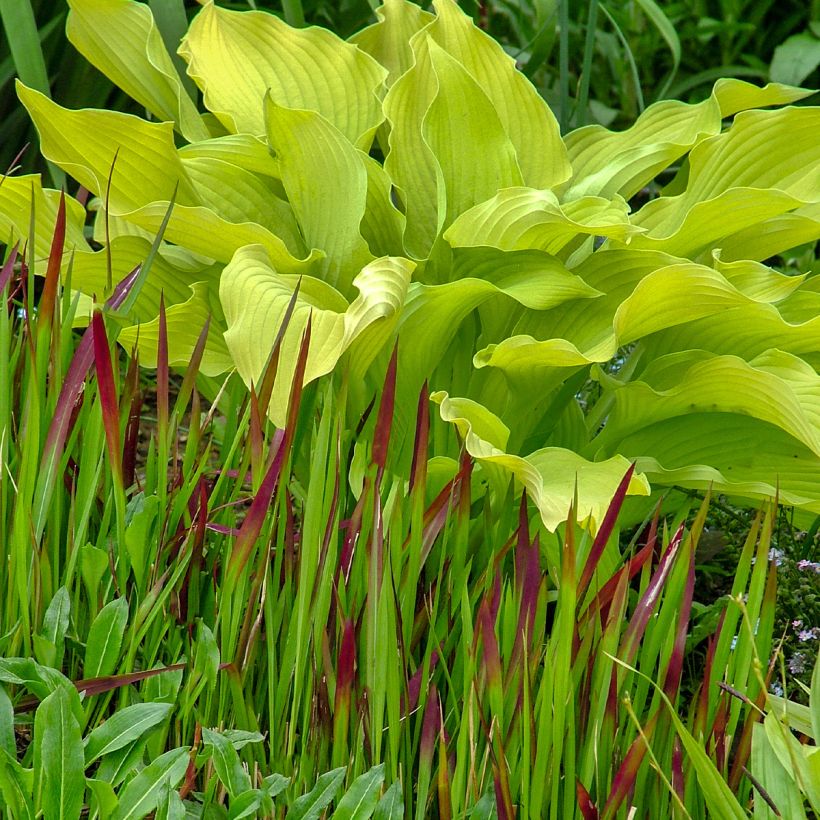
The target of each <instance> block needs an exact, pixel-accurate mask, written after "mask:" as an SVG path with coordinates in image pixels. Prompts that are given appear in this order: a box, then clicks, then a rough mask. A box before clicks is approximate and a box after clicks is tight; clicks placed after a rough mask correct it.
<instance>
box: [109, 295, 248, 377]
mask: <svg viewBox="0 0 820 820" xmlns="http://www.w3.org/2000/svg"><path fill="white" fill-rule="evenodd" d="M191 290H192V291H193V295H192V296H191V297H190V298H189V299H188V300H187V301H186V302H181V303H179V304H176V305H172V306H171V307H169V308H168V309H167V310H166V312H165V317H166V323H167V328H168V363H169V364H170V365H172V366H173V365H176V366H184V365H187V364H188V363H189V362H190V360H191V353H193V350H194V347H195V346H196V343H197V340H198V339H199V334H200V333H201V332H202V329H203V328H204V327H205V323H206V322H207V321H208V320H209V319H211V323H210V325H209V326H208V339H207V341H206V343H205V352H204V354H203V356H202V365H201V367H200V370H201V372H202V373H204V374H205V375H206V376H218V375H219V374H220V373H224V372H225V371H227V370H230V369H231V368H232V367H233V360H232V359H231V354H230V353H229V352H228V348H227V346H226V344H225V340H224V339H223V332H222V329H221V328H220V326H219V323H218V322H216V321H214V320H213V319H212V315H213V314H212V308H211V299H210V296H209V293H210V289H209V287H208V285H207V284H205V283H204V282H197V283H195V284H193V285H191ZM117 341H118V342H119V343H120V344H121V345H122V346H123V347H124V348H125V350H126V351H128V352H129V353H130V352H131V350H132V349H133V348H135V347H136V349H137V351H138V352H139V360H140V364H143V365H145V366H147V367H156V365H157V350H158V347H159V317H157V318H156V319H153V320H152V321H150V322H145V323H144V324H139V325H133V326H131V327H126V328H123V329H122V330H121V331H120V333H119V336H117Z"/></svg>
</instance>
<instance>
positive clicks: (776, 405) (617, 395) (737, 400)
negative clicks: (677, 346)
mask: <svg viewBox="0 0 820 820" xmlns="http://www.w3.org/2000/svg"><path fill="white" fill-rule="evenodd" d="M611 384H612V385H617V386H616V387H615V388H614V407H613V410H612V412H611V413H610V415H609V417H608V419H607V423H606V427H605V428H604V430H603V432H602V433H601V435H600V436H598V438H597V439H596V441H597V442H598V443H599V446H600V447H602V448H603V452H615V451H617V450H618V449H619V446H618V441H619V440H620V439H623V438H627V437H628V436H636V435H639V434H640V431H641V430H642V429H645V428H648V427H650V426H651V425H653V424H658V423H660V422H664V421H667V420H670V419H673V418H677V417H680V416H684V415H689V414H697V415H699V416H701V415H702V414H704V413H731V414H739V415H743V416H746V417H748V418H753V419H758V420H760V421H762V422H766V423H767V424H770V425H772V426H774V427H778V428H780V429H781V430H782V431H784V432H785V433H788V434H789V435H791V436H793V437H794V438H795V439H797V440H798V441H800V442H802V444H803V445H804V446H805V447H807V448H808V449H809V450H811V451H813V452H814V453H815V454H817V455H818V456H820V377H818V376H817V374H816V373H815V371H814V369H813V368H811V367H809V366H808V365H807V364H806V363H805V362H803V361H802V360H801V359H799V358H797V357H796V356H792V355H791V354H788V353H783V352H781V351H770V352H769V353H767V354H763V355H761V356H758V357H757V358H755V359H753V360H752V361H751V362H749V363H747V362H745V361H744V360H743V359H740V358H737V357H735V356H712V355H710V354H707V353H703V352H701V351H697V352H696V351H690V352H686V353H679V354H670V355H669V356H665V357H662V358H660V359H655V360H654V361H653V362H652V363H651V364H650V365H649V367H648V368H647V369H646V370H645V371H643V372H642V374H641V380H640V381H632V382H629V383H627V384H624V385H619V384H618V382H617V381H616V380H612V382H611ZM748 446H749V450H750V454H751V452H752V451H754V449H755V448H756V447H757V446H758V441H757V440H750V441H749V445H748Z"/></svg>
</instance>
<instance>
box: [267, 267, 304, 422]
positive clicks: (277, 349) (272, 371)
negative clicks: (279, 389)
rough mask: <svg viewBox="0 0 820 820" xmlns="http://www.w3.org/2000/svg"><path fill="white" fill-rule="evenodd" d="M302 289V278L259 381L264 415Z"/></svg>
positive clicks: (289, 303) (281, 323) (283, 318)
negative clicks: (287, 332) (283, 345)
mask: <svg viewBox="0 0 820 820" xmlns="http://www.w3.org/2000/svg"><path fill="white" fill-rule="evenodd" d="M301 287H302V277H301V276H300V277H299V281H298V282H297V283H296V288H295V289H294V291H293V296H291V297H290V301H289V302H288V306H287V308H286V309H285V315H284V316H283V317H282V321H281V322H280V323H279V329H278V330H277V331H276V338H274V340H273V344H272V345H271V350H270V354H269V355H268V360H267V362H265V369H264V370H263V371H262V378H261V379H260V380H259V406H260V407H261V408H262V410H263V415H267V414H268V407H269V406H270V398H271V395H272V394H273V385H274V382H275V381H276V373H277V372H278V370H279V355H280V353H281V350H282V341H283V340H284V338H285V332H286V331H287V329H288V327H289V325H290V320H291V318H292V317H293V311H294V310H295V309H296V300H297V297H298V296H299V291H300V289H301Z"/></svg>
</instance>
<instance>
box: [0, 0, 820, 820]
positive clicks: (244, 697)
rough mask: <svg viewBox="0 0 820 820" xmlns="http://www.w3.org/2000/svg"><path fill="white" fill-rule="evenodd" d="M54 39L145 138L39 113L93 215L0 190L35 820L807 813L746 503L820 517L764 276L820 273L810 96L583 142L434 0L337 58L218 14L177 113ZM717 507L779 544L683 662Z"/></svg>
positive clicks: (797, 295) (15, 724)
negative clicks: (146, 372)
mask: <svg viewBox="0 0 820 820" xmlns="http://www.w3.org/2000/svg"><path fill="white" fill-rule="evenodd" d="M70 5H71V14H70V16H69V18H68V24H67V32H68V36H69V38H70V39H71V41H72V42H73V43H74V44H75V46H76V47H77V48H78V49H79V51H80V52H81V53H83V54H84V55H85V56H86V57H87V58H88V59H89V60H90V61H91V62H92V63H93V64H95V65H96V66H97V67H98V68H99V69H100V70H102V71H103V72H104V73H105V74H107V75H108V76H109V77H110V78H111V80H112V81H114V82H115V83H116V84H117V85H119V86H120V87H121V88H122V89H123V90H124V91H125V92H127V93H128V94H130V95H131V96H132V97H133V98H134V99H135V100H136V101H137V102H139V103H140V104H141V105H143V106H145V108H146V109H147V110H148V111H149V112H150V113H151V114H152V115H153V117H152V118H151V119H150V120H146V119H142V118H138V117H135V116H132V115H126V114H122V113H118V112H115V111H106V110H97V109H85V110H77V111H74V110H69V109H65V108H62V107H61V106H60V105H58V104H57V103H54V102H52V101H51V100H49V98H48V97H47V96H46V95H44V94H42V93H40V92H38V91H37V90H35V89H33V88H30V87H27V86H26V85H24V84H22V83H19V84H18V95H19V97H20V100H21V102H22V103H23V105H24V107H25V108H26V109H27V110H28V112H29V114H30V115H31V118H32V120H33V122H34V123H35V125H36V127H37V129H38V132H39V134H40V139H41V150H42V152H43V155H44V156H45V157H46V158H48V159H49V160H50V161H51V162H52V164H53V167H54V168H56V169H58V171H61V172H63V173H66V174H68V175H69V176H70V177H72V178H73V179H75V180H77V181H78V182H79V183H80V184H81V186H83V188H82V190H81V193H80V195H79V196H78V197H76V198H72V197H69V196H64V195H61V194H60V193H59V192H58V191H56V190H54V189H50V188H48V187H44V186H43V185H42V183H41V181H40V178H39V177H37V176H33V175H7V176H5V177H4V178H3V180H2V185H0V220H2V223H3V231H4V234H5V236H7V237H9V242H8V246H7V253H6V262H5V266H4V268H3V273H2V277H0V285H2V291H3V298H4V303H5V305H6V307H7V309H6V310H4V311H3V312H2V313H0V380H2V381H0V401H2V402H3V403H2V405H0V425H2V427H1V428H0V429H2V430H3V431H4V434H3V435H2V436H0V461H1V462H2V464H3V467H4V469H5V471H6V474H7V475H8V476H9V477H10V481H5V482H4V483H3V484H2V485H0V486H2V490H0V518H2V521H1V522H0V523H2V524H3V526H4V531H5V532H6V533H8V534H9V535H8V537H7V539H6V541H5V542H4V545H3V550H4V554H3V556H2V558H3V561H2V567H3V569H2V573H3V576H4V581H5V584H6V588H7V589H8V590H9V593H8V596H7V599H6V601H5V607H4V620H3V629H2V630H0V632H2V635H3V637H2V644H1V645H0V653H1V654H2V656H3V657H4V660H3V661H2V662H0V663H1V664H2V665H1V666H0V680H2V681H3V684H4V688H3V690H2V691H3V696H2V697H3V703H2V709H3V713H2V725H1V726H0V731H2V733H3V734H2V738H0V739H1V740H2V744H3V745H2V748H3V750H4V754H3V756H2V758H1V759H0V789H2V794H3V796H4V798H5V800H6V801H7V803H8V805H9V806H10V807H12V808H11V811H12V812H13V813H14V814H15V816H17V815H18V814H19V816H29V815H31V816H33V815H34V814H35V813H36V812H37V811H38V810H40V809H42V810H43V811H44V812H45V816H47V817H48V816H55V817H57V816H71V817H74V816H78V815H79V813H80V811H81V810H82V807H83V806H84V805H89V806H90V811H91V812H92V814H93V813H96V814H97V815H99V816H102V817H106V816H123V817H138V816H145V815H146V814H148V813H149V812H152V811H155V810H156V811H158V813H159V816H166V815H168V816H175V817H176V816H184V815H185V813H186V812H187V813H189V814H194V815H197V816H198V815H200V814H202V813H203V812H204V813H205V816H211V815H213V816H225V815H226V814H227V816H231V817H242V816H253V815H254V814H259V815H261V816H268V815H270V814H272V813H274V812H278V813H280V814H284V812H285V811H287V812H288V816H289V817H290V816H293V817H306V816H311V817H318V816H319V815H320V814H321V813H322V812H325V811H332V812H333V813H334V814H333V816H338V817H352V816H356V817H366V816H371V815H373V816H382V817H392V816H401V815H402V814H403V813H406V814H415V815H416V816H419V817H420V816H426V815H427V814H430V813H433V814H437V815H438V816H442V817H451V816H456V817H458V816H465V814H466V813H468V812H469V813H470V816H473V814H474V815H475V816H492V815H493V814H497V815H498V816H505V817H506V816H513V815H514V814H518V815H520V816H532V817H542V816H553V817H573V816H579V817H584V818H590V817H598V816H601V817H616V816H627V814H628V813H629V811H630V807H631V806H636V807H637V809H638V811H639V813H641V814H643V813H645V814H646V815H647V816H677V815H679V816H687V815H689V816H706V813H707V807H708V809H709V812H710V814H716V816H727V817H742V816H746V814H747V812H748V811H749V810H750V807H751V806H752V804H753V805H754V812H755V814H756V815H757V814H760V815H761V816H776V814H775V812H779V813H780V814H781V815H782V816H797V817H799V816H803V813H805V812H806V811H812V810H814V811H817V810H818V806H820V800H818V789H817V785H816V782H817V775H818V765H820V756H818V755H817V754H816V745H814V744H815V742H816V738H817V736H818V717H817V705H818V703H820V691H818V690H820V673H818V672H817V671H815V674H814V677H813V679H812V680H811V683H810V685H809V686H808V687H806V691H805V692H804V693H803V700H804V703H803V704H800V703H796V702H794V701H789V700H785V699H784V698H782V697H776V696H770V695H767V690H769V689H771V688H772V687H773V686H774V685H775V683H778V685H780V686H781V689H782V692H783V694H784V695H786V696H788V695H789V694H790V691H789V690H790V687H793V686H794V684H793V683H792V681H791V679H790V677H788V678H787V676H786V675H785V674H784V672H785V670H784V669H783V668H782V667H778V664H777V660H776V658H777V653H776V652H775V651H774V650H775V648H776V647H775V645H774V642H773V625H774V620H775V600H776V586H777V564H778V561H777V554H776V549H777V546H776V544H773V541H772V537H773V529H774V522H775V520H776V519H775V512H774V507H772V506H770V502H768V501H766V499H768V498H770V497H774V496H778V498H779V500H780V501H781V502H785V503H786V504H787V505H789V507H790V508H794V509H795V510H796V511H797V513H796V514H797V516H798V518H799V520H800V521H805V522H806V523H807V524H808V523H809V522H811V521H812V520H814V518H815V517H816V515H817V513H818V512H820V498H818V496H817V493H816V486H817V478H818V464H819V462H818V455H820V445H818V443H817V441H818V440H817V436H818V433H817V425H816V420H815V417H816V414H817V401H818V377H817V371H816V368H817V362H816V359H817V351H818V346H817V340H816V328H815V325H816V321H817V320H816V314H817V301H818V295H817V289H816V286H815V280H814V278H813V277H812V276H810V275H808V274H806V273H801V274H794V273H793V272H785V271H783V270H778V269H777V268H776V267H774V266H770V265H767V264H765V263H766V262H767V261H772V258H773V257H776V256H778V255H780V256H781V257H791V258H795V259H800V258H805V257H807V255H808V256H810V255H811V247H812V244H813V243H814V242H815V241H816V239H817V237H818V235H820V219H818V213H820V212H819V211H818V207H820V206H818V200H819V199H820V171H818V168H820V164H819V163H818V156H817V155H818V153H820V151H818V147H817V144H816V139H815V137H814V135H815V134H816V130H817V125H818V119H820V114H818V109H816V108H812V107H810V106H796V105H793V103H795V102H798V101H800V100H801V99H804V98H805V97H806V96H807V95H808V93H809V92H806V91H803V90H801V89H798V88H795V87H792V86H786V85H778V84H770V85H767V86H766V87H764V88H759V87H756V86H753V85H750V84H748V83H744V82H741V81H739V80H723V81H719V82H718V83H717V84H716V85H715V86H714V89H713V92H712V94H711V96H710V97H709V98H708V99H706V100H704V101H703V102H700V103H692V104H688V103H682V102H671V101H670V102H661V103H657V104H656V105H654V106H651V107H650V108H648V109H647V110H646V112H645V113H644V114H642V115H641V117H639V118H638V120H637V122H636V123H635V125H634V126H633V127H632V128H630V129H629V130H627V131H624V132H611V131H607V130H605V129H604V128H602V127H600V126H591V127H588V128H583V129H580V130H576V131H572V132H569V133H568V134H566V135H565V136H563V137H562V136H561V133H560V129H559V126H558V122H557V120H556V118H555V117H554V116H553V114H552V112H551V110H550V108H549V107H548V106H547V105H546V103H545V102H544V101H543V100H542V98H541V97H539V96H538V94H537V93H536V92H535V90H534V89H533V87H532V86H531V85H530V84H529V82H528V80H527V79H526V78H525V77H524V75H523V74H521V73H520V72H518V71H517V69H516V68H515V66H514V65H513V63H512V61H511V60H510V59H509V57H508V56H506V55H505V54H504V52H503V51H502V49H501V48H500V47H499V46H498V45H497V44H496V43H495V42H494V41H493V40H492V39H490V38H488V37H487V36H486V34H484V33H483V32H482V31H480V29H478V28H477V27H476V26H475V25H474V24H473V22H472V20H471V19H470V18H469V17H468V16H466V15H464V14H463V13H462V11H461V10H459V8H458V7H457V6H456V5H455V4H454V3H452V2H448V1H447V0H442V1H441V2H439V3H437V4H436V8H435V12H436V13H435V15H433V14H430V13H428V12H426V11H423V10H421V9H419V8H418V7H416V6H414V5H412V4H410V3H404V2H399V1H398V0H393V1H392V2H389V3H387V4H386V5H385V6H384V7H383V8H382V9H381V10H380V11H379V20H380V22H378V23H377V24H376V25H374V26H371V27H369V28H366V29H364V30H363V31H361V32H359V33H357V34H354V35H353V36H352V38H351V39H350V41H348V42H345V41H343V40H340V39H339V38H338V37H336V36H335V35H333V34H331V33H330V32H328V31H325V30H320V29H295V28H291V27H289V26H288V25H287V24H286V23H284V22H282V21H280V20H278V19H277V18H275V17H273V16H272V15H270V14H267V13H265V12H244V11H243V12H238V11H231V10H227V9H224V8H220V7H217V6H214V5H213V4H206V5H205V6H204V7H203V9H202V10H201V11H200V12H199V14H198V15H197V16H196V17H195V18H194V20H193V22H192V23H191V25H190V28H189V30H188V32H187V33H186V34H185V37H184V38H183V40H182V44H181V46H180V48H179V55H180V56H181V57H182V59H183V60H184V63H185V64H186V65H187V67H188V74H189V75H190V76H189V77H183V76H182V75H181V74H180V73H178V65H179V64H175V63H174V61H173V59H172V57H171V56H170V54H169V53H168V51H167V50H166V46H165V43H164V42H163V40H162V37H161V36H160V33H159V30H158V29H157V28H156V27H155V26H154V22H153V18H152V16H151V11H150V9H149V7H148V6H146V5H143V4H139V3H134V2H130V1H129V2H90V1H89V0H72V2H71V4H70ZM271 43H276V45H277V48H276V49H273V48H270V44H271ZM251 56H254V58H253V59H250V57H251ZM191 79H193V80H194V81H195V82H196V85H197V87H199V89H200V90H201V93H202V101H203V103H204V106H205V108H206V109H207V112H206V113H204V114H203V113H200V112H201V109H200V108H198V107H197V102H198V97H197V96H196V95H194V96H189V90H190V88H191ZM533 124H536V125H537V126H538V127H537V128H536V127H534V125H533ZM670 169H671V172H670V173H668V180H669V182H668V184H667V185H666V186H665V187H663V188H660V186H659V184H658V183H657V179H658V177H659V175H661V174H663V173H665V172H669V171H670ZM89 194H90V195H91V196H90V198H89ZM801 254H802V257H801ZM86 326H87V329H85V331H84V333H83V335H82V336H79V335H78V334H77V332H76V331H75V330H74V329H75V328H83V327H86ZM140 365H142V366H143V367H148V368H149V369H150V371H151V372H152V373H155V387H152V388H150V389H148V390H146V385H145V382H144V381H143V380H141V378H140V367H139V366H140ZM175 368H176V369H178V370H179V371H180V373H181V375H182V378H181V381H179V382H177V383H176V384H177V386H176V388H175V389H173V390H172V389H171V388H170V386H169V385H170V384H171V383H172V381H171V377H170V375H169V374H170V372H171V371H172V370H173V369H175ZM149 397H150V399H151V404H150V405H149V406H150V408H151V409H150V410H149V411H148V415H154V412H153V411H154V410H155V418H154V419H152V420H150V421H147V420H146V412H144V410H145V401H146V398H149ZM710 488H711V491H712V492H715V493H721V494H724V495H728V496H730V497H731V498H732V499H735V500H737V499H740V500H742V501H743V502H744V503H747V504H751V505H760V504H763V505H764V511H763V512H762V513H761V515H760V516H759V517H758V518H757V519H756V520H755V523H754V525H753V526H752V529H751V532H750V533H749V534H748V537H746V538H745V544H744V545H743V547H742V549H741V550H740V554H739V555H738V559H737V560H738V563H737V571H736V574H735V576H734V579H733V581H732V584H731V589H730V590H728V591H729V593H730V595H729V596H727V598H726V599H725V600H724V601H723V603H722V605H721V606H720V607H716V608H714V609H712V613H713V614H714V615H715V617H714V618H713V619H712V620H711V622H710V621H708V620H707V619H705V618H701V619H699V620H698V623H697V625H695V624H694V623H693V612H694V614H695V615H697V614H698V611H697V602H696V601H695V600H694V586H695V570H694V567H695V560H696V558H695V556H696V554H697V550H698V545H699V540H700V536H701V532H702V529H703V526H704V521H705V520H706V516H707V511H708V502H705V503H704V505H703V506H702V507H701V508H700V509H699V511H698V509H697V504H696V505H695V507H694V508H691V509H690V504H691V493H693V492H695V493H703V492H707V491H708V490H709V489H710ZM660 502H663V504H664V505H665V506H664V507H663V510H664V516H663V517H661V516H660V513H659V512H658V510H659V509H660V507H659V506H658V505H659V503H660ZM687 516H689V517H688V518H687ZM801 516H802V517H801ZM687 521H688V522H689V526H688V527H687V526H685V523H686V522H687ZM627 526H632V527H633V528H635V533H636V535H635V538H634V539H632V540H630V539H628V538H627V539H622V538H620V537H619V534H620V531H621V529H622V528H624V527H627ZM809 541H810V542H811V539H809ZM773 550H774V551H773ZM805 563H806V564H807V565H810V566H807V567H803V568H801V570H800V571H801V572H806V573H807V574H805V575H803V576H801V577H808V578H812V577H813V575H814V570H815V567H814V562H813V561H811V560H810V557H807V558H806V559H805ZM707 624H708V627H707ZM695 626H697V630H696V631H697V633H698V635H697V641H696V640H694V637H695V635H694V632H695ZM801 626H802V625H801ZM807 628H809V629H810V628H811V627H807ZM700 641H706V643H705V644H704V645H705V647H706V650H705V661H704V663H703V666H702V667H701V668H700V669H698V673H697V674H696V675H695V676H694V678H693V679H689V680H687V681H682V670H683V668H684V661H685V657H686V656H687V652H691V650H693V649H694V647H695V645H696V644H698V643H699V642H700ZM58 670H59V671H58ZM778 679H779V680H778ZM72 681H73V683H72ZM78 695H79V696H78ZM806 703H807V704H808V705H806ZM15 709H16V710H17V712H18V717H17V719H16V721H14V720H13V719H12V714H13V712H14V710H15ZM32 713H33V714H34V719H33V723H31V722H29V719H28V717H26V716H30V715H31V714H32ZM764 715H765V719H764ZM27 726H28V727H30V730H29V729H26V727H27ZM18 747H19V748H18ZM342 795H344V797H343V796H342ZM329 807H330V808H329ZM790 812H791V813H792V814H790ZM209 813H210V814H209ZM768 813H771V815H770V814H768Z"/></svg>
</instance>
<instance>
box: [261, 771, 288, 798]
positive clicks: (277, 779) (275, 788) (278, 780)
mask: <svg viewBox="0 0 820 820" xmlns="http://www.w3.org/2000/svg"><path fill="white" fill-rule="evenodd" d="M263 782H264V784H265V791H266V792H267V793H268V796H269V797H276V795H277V794H281V793H282V792H283V791H284V790H285V789H286V788H287V787H288V786H289V785H290V778H289V777H285V776H284V775H282V774H276V773H274V774H269V775H268V776H267V777H266V778H265V779H264V781H263Z"/></svg>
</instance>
